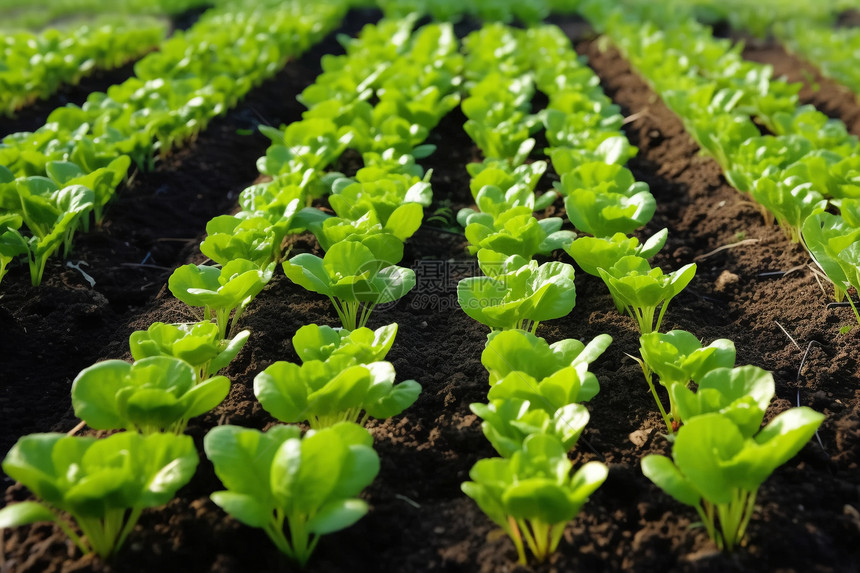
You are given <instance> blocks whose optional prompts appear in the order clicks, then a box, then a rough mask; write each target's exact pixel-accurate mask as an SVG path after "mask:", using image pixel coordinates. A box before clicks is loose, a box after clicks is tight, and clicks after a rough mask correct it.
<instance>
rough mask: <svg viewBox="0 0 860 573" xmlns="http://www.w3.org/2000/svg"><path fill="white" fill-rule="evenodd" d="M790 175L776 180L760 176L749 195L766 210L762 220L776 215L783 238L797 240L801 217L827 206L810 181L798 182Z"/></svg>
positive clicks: (804, 218)
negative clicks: (784, 178) (787, 177)
mask: <svg viewBox="0 0 860 573" xmlns="http://www.w3.org/2000/svg"><path fill="white" fill-rule="evenodd" d="M793 179H794V178H789V179H787V180H780V181H775V180H773V179H771V178H770V177H762V178H760V179H757V180H756V182H755V185H753V188H752V189H751V190H750V196H751V197H752V198H753V199H754V200H755V201H756V202H757V203H759V204H760V205H762V206H763V207H764V208H765V209H766V212H767V213H769V214H768V215H765V220H769V221H770V222H772V221H773V219H772V218H771V217H773V216H775V217H776V220H777V222H778V223H779V226H780V227H781V228H782V230H783V232H784V233H785V236H786V238H788V239H789V240H791V242H793V243H798V242H800V233H801V228H802V227H803V223H804V221H805V220H806V219H807V218H808V217H809V216H810V215H812V214H814V213H817V212H819V211H823V210H824V209H825V208H827V200H826V199H825V198H824V196H823V195H822V194H821V193H819V192H818V191H816V190H814V189H812V183H810V182H806V183H801V184H797V182H795V181H793ZM769 218H770V219H769Z"/></svg>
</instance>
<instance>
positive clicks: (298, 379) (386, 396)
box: [254, 354, 421, 428]
mask: <svg viewBox="0 0 860 573" xmlns="http://www.w3.org/2000/svg"><path fill="white" fill-rule="evenodd" d="M395 377H396V373H395V371H394V366H392V365H391V363H390V362H371V363H369V364H357V363H356V360H355V358H354V357H353V356H350V355H348V354H340V355H335V356H331V357H329V359H328V360H326V361H324V362H323V361H319V360H311V361H308V362H305V363H304V364H302V365H301V366H299V365H298V364H293V363H292V362H285V361H278V362H275V363H274V364H272V365H271V366H269V367H268V368H266V369H265V370H263V371H262V372H260V373H259V374H257V376H256V377H255V378H254V395H255V396H256V397H257V400H259V401H260V404H262V406H263V409H265V410H266V411H267V412H269V413H270V414H271V415H272V416H274V417H275V418H277V419H278V420H281V421H282V422H287V423H295V422H302V421H304V420H307V421H308V423H309V424H310V426H311V427H312V428H325V427H328V426H332V425H334V424H336V423H338V422H344V421H348V422H356V423H358V424H360V425H362V426H363V425H364V424H365V423H366V422H367V420H368V419H370V418H371V417H373V418H377V419H380V420H384V419H386V418H390V417H391V416H396V415H398V414H400V413H401V412H402V411H403V410H405V409H406V408H408V407H409V406H411V405H412V404H414V403H415V400H417V399H418V395H419V394H420V393H421V385H420V384H418V382H416V381H415V380H406V381H404V382H401V383H399V384H397V385H395V384H394V379H395Z"/></svg>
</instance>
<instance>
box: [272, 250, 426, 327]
mask: <svg viewBox="0 0 860 573" xmlns="http://www.w3.org/2000/svg"><path fill="white" fill-rule="evenodd" d="M284 273H285V274H286V275H287V278H289V279H290V280H291V281H293V282H294V283H296V284H297V285H299V286H302V287H304V288H306V289H307V290H309V291H311V292H316V293H319V294H323V295H325V296H327V297H328V298H329V300H331V302H332V305H334V308H335V311H336V312H337V315H338V317H339V318H340V320H341V324H343V327H344V328H345V329H347V330H355V329H356V328H360V327H363V326H365V325H366V324H367V320H368V318H370V313H371V312H372V311H373V309H374V307H375V306H376V305H378V304H384V303H389V302H393V301H395V300H398V299H399V298H401V297H403V295H405V294H406V293H407V292H409V291H410V290H412V288H413V287H414V286H415V271H413V270H412V269H407V268H403V267H398V266H395V265H385V262H384V261H380V260H379V259H377V258H376V257H374V255H373V252H372V251H371V250H370V249H369V248H368V247H366V246H364V245H362V244H361V243H358V242H355V241H344V242H340V243H336V244H334V245H332V246H331V248H330V249H329V250H328V251H327V252H326V254H325V256H324V257H323V258H322V259H321V258H319V257H317V256H314V255H311V254H309V253H303V254H301V255H296V256H295V257H293V258H292V259H290V260H288V261H285V262H284Z"/></svg>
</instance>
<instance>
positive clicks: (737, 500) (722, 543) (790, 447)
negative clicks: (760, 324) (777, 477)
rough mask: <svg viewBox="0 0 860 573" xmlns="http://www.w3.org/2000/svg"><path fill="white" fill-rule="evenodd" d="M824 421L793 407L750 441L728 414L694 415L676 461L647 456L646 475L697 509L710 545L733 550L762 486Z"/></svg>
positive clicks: (680, 438) (644, 462)
mask: <svg viewBox="0 0 860 573" xmlns="http://www.w3.org/2000/svg"><path fill="white" fill-rule="evenodd" d="M823 420H824V414H820V413H818V412H816V411H814V410H812V409H810V408H807V407H800V408H791V409H789V410H786V411H785V412H782V413H781V414H779V415H778V416H776V417H775V418H774V419H773V420H772V421H771V422H770V424H768V425H767V426H765V427H764V428H763V429H762V430H761V431H760V432H758V433H756V434H755V435H754V436H749V435H746V434H745V433H744V431H743V430H742V429H741V428H739V427H738V426H737V425H736V424H735V422H734V421H733V420H732V419H731V418H730V417H729V416H727V415H723V414H718V413H708V414H703V415H701V416H695V417H693V418H691V419H690V420H689V421H687V422H686V423H685V424H684V426H682V427H681V429H680V430H679V431H678V434H677V436H676V437H675V442H674V445H673V447H672V459H669V458H668V457H665V456H659V455H648V456H645V457H644V458H643V459H642V472H643V473H644V474H645V476H646V477H648V479H650V480H651V481H653V482H654V483H655V484H657V486H658V487H660V489H662V490H663V491H665V492H666V493H668V494H669V495H671V496H672V497H673V498H675V499H676V500H678V501H679V502H681V503H683V504H685V505H691V506H693V507H694V508H695V509H696V512H697V513H698V514H699V518H700V519H701V521H702V523H703V524H704V526H705V529H706V530H707V532H708V536H709V537H710V538H711V540H712V541H713V542H714V543H715V544H716V545H717V547H719V548H720V549H721V550H724V551H732V550H734V549H735V547H737V546H738V545H739V544H740V543H741V542H742V541H743V537H744V533H745V531H746V528H747V524H748V523H749V521H750V519H751V518H752V514H753V511H754V510H755V499H756V493H757V492H758V489H759V486H761V484H762V483H763V482H764V481H765V480H766V479H767V478H768V476H770V474H772V473H773V471H774V470H775V469H776V468H777V467H779V466H781V465H782V464H784V463H785V462H787V461H788V460H790V459H791V458H792V457H794V455H795V454H797V452H799V451H800V449H801V448H802V447H803V445H804V444H806V442H808V441H809V439H810V438H811V437H812V436H813V434H815V432H816V430H817V429H818V426H819V425H820V424H821V422H822V421H823Z"/></svg>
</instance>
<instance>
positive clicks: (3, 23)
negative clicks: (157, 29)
mask: <svg viewBox="0 0 860 573" xmlns="http://www.w3.org/2000/svg"><path fill="white" fill-rule="evenodd" d="M207 4H211V2H206V1H205V0H117V1H116V2H111V3H110V5H105V4H104V2H99V1H98V0H45V1H43V2H39V3H37V4H30V5H28V4H22V3H21V2H19V1H18V0H2V1H0V29H3V30H7V31H21V30H38V29H42V28H47V27H52V26H54V25H55V24H60V25H61V26H62V24H64V23H65V24H68V23H69V21H71V22H72V23H73V24H74V23H77V22H78V20H79V19H80V20H87V19H89V18H92V17H93V16H99V15H103V14H108V15H117V14H127V15H132V16H136V17H140V16H143V15H149V16H160V15H163V14H169V15H177V14H182V13H183V12H187V11H188V10H192V9H194V8H199V7H200V6H204V5H207Z"/></svg>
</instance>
